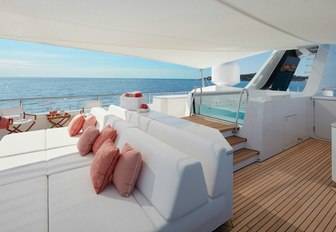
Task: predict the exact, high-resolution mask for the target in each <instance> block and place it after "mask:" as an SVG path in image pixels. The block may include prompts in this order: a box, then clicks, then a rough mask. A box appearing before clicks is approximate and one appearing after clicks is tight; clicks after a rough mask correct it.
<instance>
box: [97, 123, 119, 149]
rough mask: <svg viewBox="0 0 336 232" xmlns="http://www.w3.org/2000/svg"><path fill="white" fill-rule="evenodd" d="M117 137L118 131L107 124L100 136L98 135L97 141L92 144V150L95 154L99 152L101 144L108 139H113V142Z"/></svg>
mask: <svg viewBox="0 0 336 232" xmlns="http://www.w3.org/2000/svg"><path fill="white" fill-rule="evenodd" d="M116 137H117V131H116V130H115V129H113V128H112V127H111V126H110V125H107V126H106V127H104V129H103V130H102V131H101V132H100V134H99V136H98V137H97V139H96V141H95V142H94V144H93V146H92V151H93V153H94V154H96V153H97V151H98V149H99V148H100V146H101V145H102V144H103V143H104V142H105V141H106V140H108V139H112V142H114V140H115V139H116Z"/></svg>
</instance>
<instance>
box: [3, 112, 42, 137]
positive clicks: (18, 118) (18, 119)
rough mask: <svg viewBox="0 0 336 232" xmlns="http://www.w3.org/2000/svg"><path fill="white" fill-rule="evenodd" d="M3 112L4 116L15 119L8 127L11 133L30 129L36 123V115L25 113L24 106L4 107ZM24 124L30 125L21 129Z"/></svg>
mask: <svg viewBox="0 0 336 232" xmlns="http://www.w3.org/2000/svg"><path fill="white" fill-rule="evenodd" d="M1 114H2V116H3V117H6V118H11V119H13V123H12V124H11V125H10V126H9V128H7V131H9V134H11V133H18V132H25V131H29V130H30V129H31V128H32V127H33V125H34V124H35V123H36V115H35V114H27V113H25V112H24V109H23V106H17V107H11V108H2V109H1ZM26 116H29V117H26ZM22 125H27V126H28V127H27V128H26V129H21V126H22Z"/></svg>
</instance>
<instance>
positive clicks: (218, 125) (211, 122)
mask: <svg viewBox="0 0 336 232" xmlns="http://www.w3.org/2000/svg"><path fill="white" fill-rule="evenodd" d="M183 119H185V120H188V121H191V122H194V123H198V124H201V125H204V126H208V127H211V128H214V129H217V130H219V131H220V132H225V131H232V130H233V129H234V125H233V124H232V123H226V122H223V121H218V120H215V119H209V118H205V117H200V116H196V115H193V116H187V117H183Z"/></svg>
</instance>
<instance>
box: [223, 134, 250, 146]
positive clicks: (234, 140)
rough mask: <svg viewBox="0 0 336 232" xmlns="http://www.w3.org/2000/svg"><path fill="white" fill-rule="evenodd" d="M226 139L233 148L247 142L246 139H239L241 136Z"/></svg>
mask: <svg viewBox="0 0 336 232" xmlns="http://www.w3.org/2000/svg"><path fill="white" fill-rule="evenodd" d="M225 139H226V140H227V141H228V143H229V144H230V145H231V146H233V145H236V144H239V143H244V142H246V141H247V139H246V138H243V137H239V136H236V135H232V136H229V137H226V138H225Z"/></svg>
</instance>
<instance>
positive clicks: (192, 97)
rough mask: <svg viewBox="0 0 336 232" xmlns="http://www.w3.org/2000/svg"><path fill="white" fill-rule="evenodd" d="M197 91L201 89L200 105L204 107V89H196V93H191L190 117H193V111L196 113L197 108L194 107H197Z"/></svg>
mask: <svg viewBox="0 0 336 232" xmlns="http://www.w3.org/2000/svg"><path fill="white" fill-rule="evenodd" d="M197 89H200V105H202V95H203V89H202V87H195V89H194V92H192V93H191V102H190V113H189V115H190V116H191V115H193V111H194V113H195V112H196V110H195V107H194V106H195V105H194V102H195V98H196V93H197ZM193 109H194V110H193Z"/></svg>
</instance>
